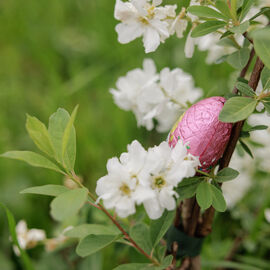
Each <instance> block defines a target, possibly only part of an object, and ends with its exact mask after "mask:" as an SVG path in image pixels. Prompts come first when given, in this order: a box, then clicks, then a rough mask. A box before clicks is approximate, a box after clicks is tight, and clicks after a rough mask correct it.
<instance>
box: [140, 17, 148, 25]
mask: <svg viewBox="0 0 270 270" xmlns="http://www.w3.org/2000/svg"><path fill="white" fill-rule="evenodd" d="M139 21H140V22H141V23H142V24H149V22H148V20H147V19H146V18H145V17H140V18H139Z"/></svg>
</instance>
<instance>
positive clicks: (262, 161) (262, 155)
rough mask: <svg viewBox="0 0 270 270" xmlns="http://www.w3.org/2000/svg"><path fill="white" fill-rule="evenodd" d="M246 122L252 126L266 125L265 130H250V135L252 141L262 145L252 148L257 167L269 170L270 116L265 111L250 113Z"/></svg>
mask: <svg viewBox="0 0 270 270" xmlns="http://www.w3.org/2000/svg"><path fill="white" fill-rule="evenodd" d="M248 123H249V124H250V125H252V126H255V125H265V126H268V129H265V130H255V131H252V132H251V133H250V137H251V139H252V140H253V141H255V142H257V143H259V144H261V145H262V147H254V149H252V150H253V153H254V156H255V158H256V160H257V161H258V162H257V163H258V165H257V166H258V168H260V169H261V170H263V171H266V172H270V155H269V153H270V116H269V115H268V114H267V113H266V112H265V113H257V114H252V115H251V116H250V117H249V118H248Z"/></svg>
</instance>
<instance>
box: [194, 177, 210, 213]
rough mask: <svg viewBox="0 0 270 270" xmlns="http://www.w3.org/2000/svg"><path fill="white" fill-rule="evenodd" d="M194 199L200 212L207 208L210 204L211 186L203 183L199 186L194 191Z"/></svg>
mask: <svg viewBox="0 0 270 270" xmlns="http://www.w3.org/2000/svg"><path fill="white" fill-rule="evenodd" d="M196 199H197V202H198V204H199V206H200V207H201V208H202V210H205V209H207V208H209V207H210V206H211V204H212V192H211V185H210V184H209V183H208V182H206V181H204V182H202V183H200V184H199V186H198V188H197V190H196Z"/></svg>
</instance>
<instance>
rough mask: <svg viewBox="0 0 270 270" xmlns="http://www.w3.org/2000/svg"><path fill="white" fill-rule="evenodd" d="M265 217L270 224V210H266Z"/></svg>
mask: <svg viewBox="0 0 270 270" xmlns="http://www.w3.org/2000/svg"><path fill="white" fill-rule="evenodd" d="M264 217H265V219H266V221H267V222H268V223H270V208H266V209H265V210H264Z"/></svg>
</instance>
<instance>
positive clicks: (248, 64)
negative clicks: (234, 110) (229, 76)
mask: <svg viewBox="0 0 270 270" xmlns="http://www.w3.org/2000/svg"><path fill="white" fill-rule="evenodd" d="M254 55H255V50H254V48H252V50H251V51H250V55H249V59H248V62H247V64H246V66H245V67H244V68H243V69H242V70H241V72H240V75H239V77H240V78H244V77H245V76H246V73H247V71H248V68H249V66H250V64H251V62H252V60H253V57H254ZM237 92H238V90H237V88H236V87H234V89H233V93H234V94H237Z"/></svg>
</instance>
